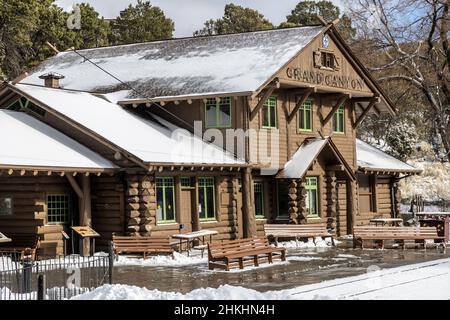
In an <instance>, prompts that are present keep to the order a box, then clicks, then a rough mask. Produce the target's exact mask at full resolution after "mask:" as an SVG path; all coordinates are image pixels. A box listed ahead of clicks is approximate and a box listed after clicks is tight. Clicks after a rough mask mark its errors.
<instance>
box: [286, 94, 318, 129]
mask: <svg viewBox="0 0 450 320" xmlns="http://www.w3.org/2000/svg"><path fill="white" fill-rule="evenodd" d="M313 92H314V88H310V89H306V90H305V91H304V93H303V94H302V95H301V96H300V99H298V100H297V103H296V105H295V107H294V110H292V112H291V113H290V114H289V116H288V118H287V122H288V123H290V122H291V121H292V119H294V117H295V115H296V114H297V112H298V110H299V109H300V107H301V106H302V105H303V104H304V103H305V101H306V99H308V98H309V96H310V95H311V93H313Z"/></svg>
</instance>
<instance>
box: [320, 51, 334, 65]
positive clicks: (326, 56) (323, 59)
mask: <svg viewBox="0 0 450 320" xmlns="http://www.w3.org/2000/svg"><path fill="white" fill-rule="evenodd" d="M335 59H336V56H335V55H334V53H333V52H329V51H321V52H320V63H321V65H322V68H323V69H327V70H334V69H335V68H336V64H335ZM327 62H329V65H327Z"/></svg>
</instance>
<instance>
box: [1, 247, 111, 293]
mask: <svg viewBox="0 0 450 320" xmlns="http://www.w3.org/2000/svg"><path fill="white" fill-rule="evenodd" d="M113 261H114V259H113V256H112V254H103V255H96V256H93V257H81V256H79V255H70V256H65V257H58V258H55V259H49V260H42V261H32V260H31V259H21V256H20V253H18V252H3V253H0V300H37V299H38V298H40V299H49V300H62V299H70V298H71V297H73V296H75V295H78V294H81V293H84V292H88V291H91V290H93V289H95V288H97V287H99V286H101V285H103V284H106V283H112V268H113Z"/></svg>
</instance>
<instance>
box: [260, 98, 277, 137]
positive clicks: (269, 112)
mask: <svg viewBox="0 0 450 320" xmlns="http://www.w3.org/2000/svg"><path fill="white" fill-rule="evenodd" d="M271 101H272V102H274V105H273V106H271V105H270V104H269V103H270V102H271ZM272 108H273V110H274V111H275V118H274V119H275V125H272V123H269V125H265V124H264V115H265V113H266V112H268V116H267V119H268V121H269V122H271V120H270V119H271V115H272V112H271V111H270V109H272ZM266 109H267V111H266ZM277 109H278V96H276V95H271V96H270V97H269V98H268V99H267V100H266V102H264V104H263V106H262V109H261V116H262V119H261V128H263V129H278V110H277Z"/></svg>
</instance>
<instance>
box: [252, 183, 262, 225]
mask: <svg viewBox="0 0 450 320" xmlns="http://www.w3.org/2000/svg"><path fill="white" fill-rule="evenodd" d="M253 187H254V189H255V190H254V196H255V215H256V218H259V219H264V218H265V212H264V184H263V183H262V182H255V183H254V185H253Z"/></svg>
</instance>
